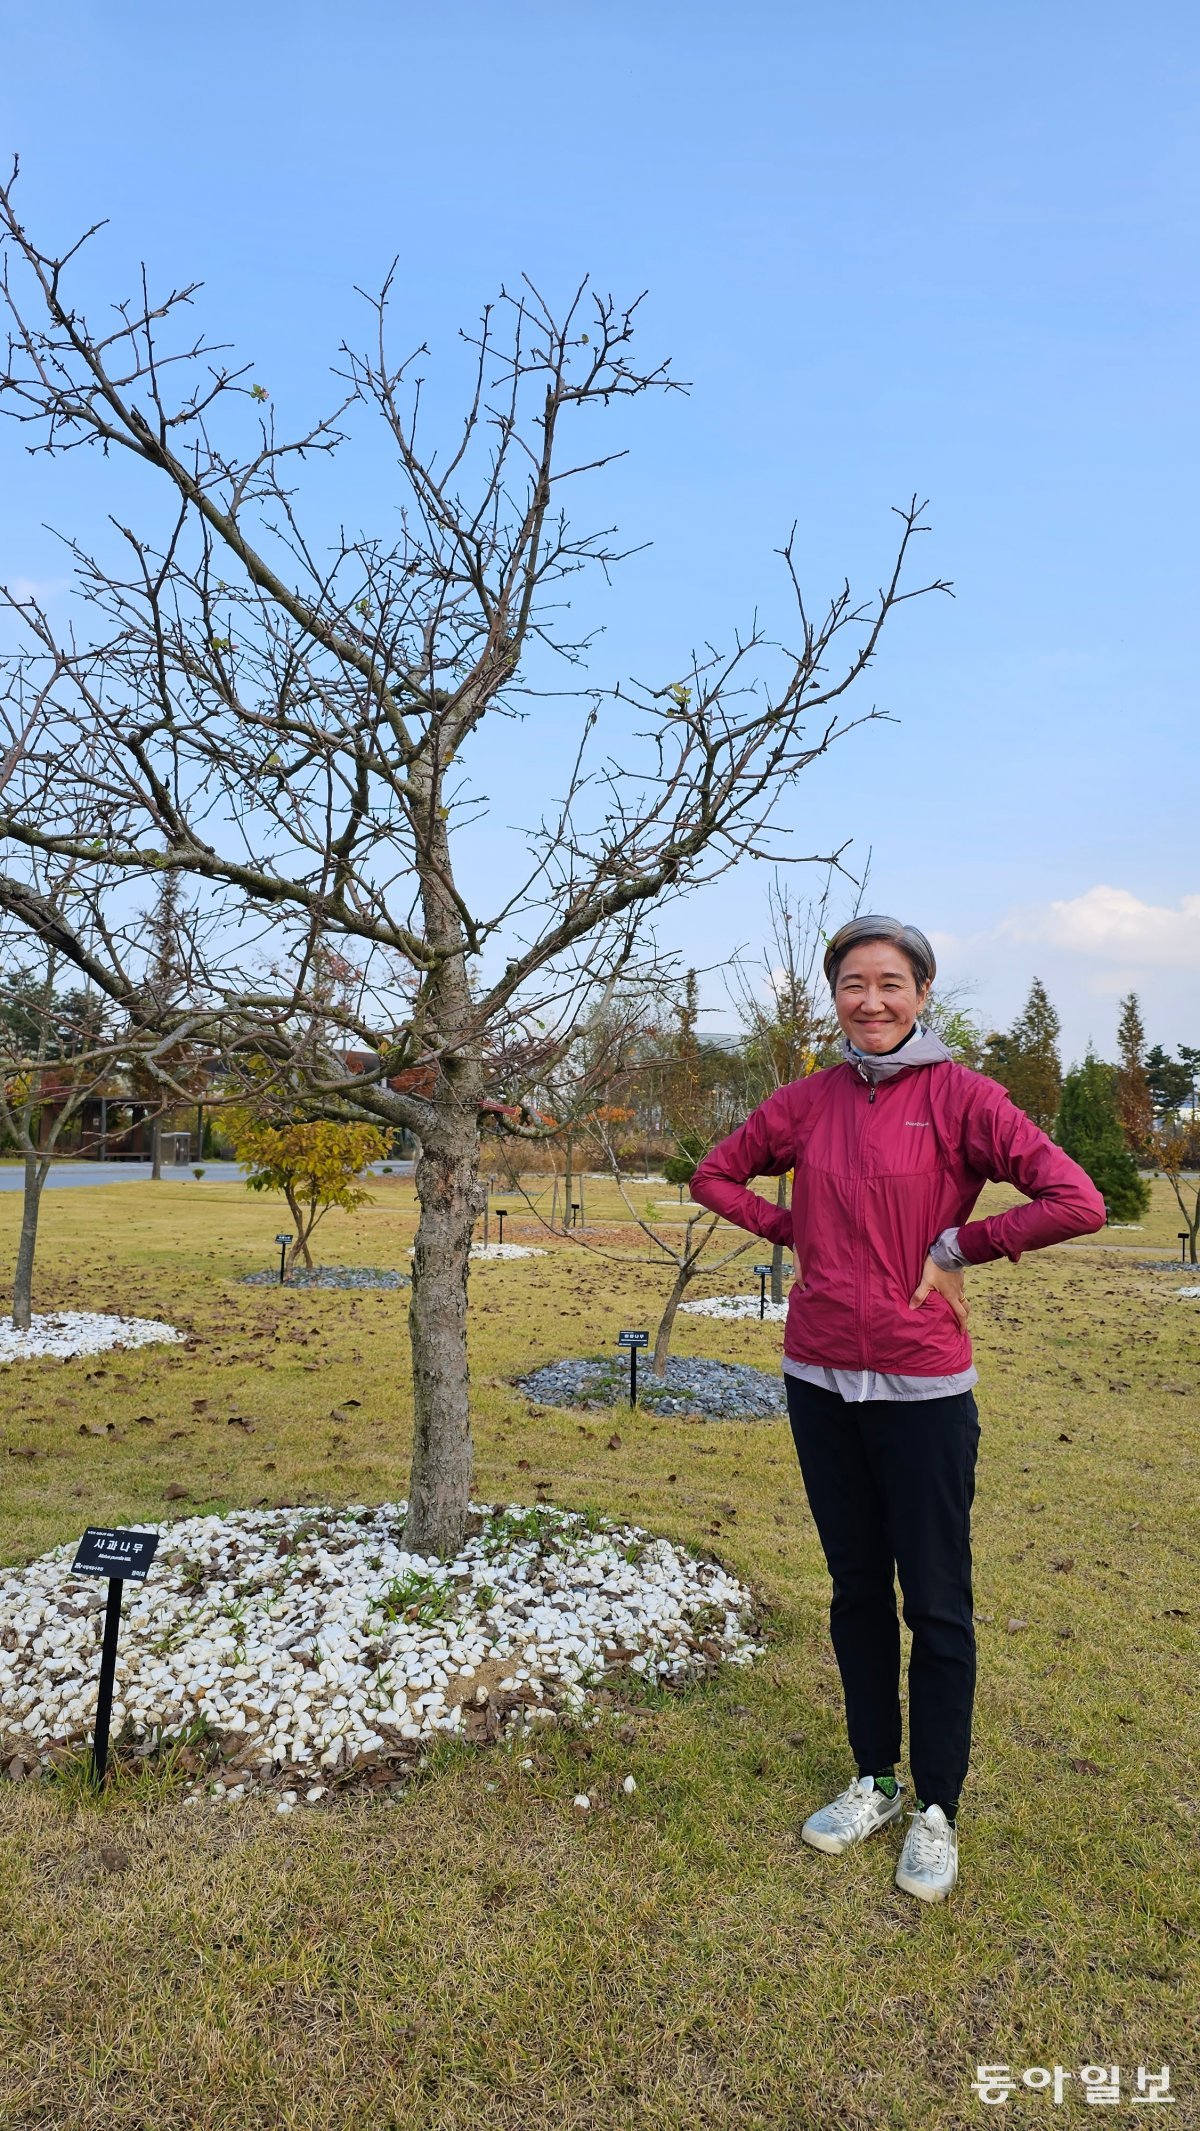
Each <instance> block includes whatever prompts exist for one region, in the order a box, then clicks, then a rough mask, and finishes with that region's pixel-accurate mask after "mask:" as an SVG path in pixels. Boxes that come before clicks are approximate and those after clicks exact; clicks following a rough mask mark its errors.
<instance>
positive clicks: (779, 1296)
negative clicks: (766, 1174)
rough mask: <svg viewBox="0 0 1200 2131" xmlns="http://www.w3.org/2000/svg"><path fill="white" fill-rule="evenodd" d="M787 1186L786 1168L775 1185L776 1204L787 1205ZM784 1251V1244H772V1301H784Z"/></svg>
mask: <svg viewBox="0 0 1200 2131" xmlns="http://www.w3.org/2000/svg"><path fill="white" fill-rule="evenodd" d="M787 1187H788V1180H787V1172H786V1170H785V1172H784V1174H783V1175H782V1176H781V1177H780V1178H779V1180H778V1182H777V1183H776V1186H775V1204H776V1205H777V1206H786V1205H787ZM783 1253H784V1245H783V1244H782V1243H774V1244H772V1246H771V1300H772V1302H782V1301H783Z"/></svg>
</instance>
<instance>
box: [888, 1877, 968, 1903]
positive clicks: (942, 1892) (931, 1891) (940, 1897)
mask: <svg viewBox="0 0 1200 2131" xmlns="http://www.w3.org/2000/svg"><path fill="white" fill-rule="evenodd" d="M896 1885H897V1886H898V1887H902V1888H903V1890H904V1892H905V1894H915V1896H916V1898H917V1900H918V1901H919V1902H944V1901H945V1899H946V1896H947V1895H948V1894H953V1892H954V1889H955V1887H956V1886H957V1885H958V1880H957V1877H955V1879H953V1880H952V1881H951V1883H950V1885H949V1886H948V1887H918V1886H917V1885H916V1884H915V1882H914V1881H913V1880H911V1879H901V1878H900V1875H899V1873H897V1875H896Z"/></svg>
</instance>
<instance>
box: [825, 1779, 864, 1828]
mask: <svg viewBox="0 0 1200 2131" xmlns="http://www.w3.org/2000/svg"><path fill="white" fill-rule="evenodd" d="M871 1795H872V1793H871V1792H870V1791H862V1790H860V1789H859V1787H858V1783H857V1782H855V1783H852V1784H850V1786H849V1788H848V1789H847V1790H844V1791H843V1792H842V1794H841V1796H840V1798H835V1799H834V1801H833V1803H832V1805H830V1806H829V1807H827V1809H826V1810H827V1811H828V1814H829V1818H830V1819H831V1820H832V1821H833V1823H834V1825H835V1826H836V1827H838V1828H842V1827H846V1826H850V1825H852V1824H853V1823H854V1821H856V1820H857V1819H858V1816H859V1814H860V1813H861V1812H862V1809H863V1806H864V1805H865V1803H866V1801H867V1800H868V1799H869V1798H870V1797H871Z"/></svg>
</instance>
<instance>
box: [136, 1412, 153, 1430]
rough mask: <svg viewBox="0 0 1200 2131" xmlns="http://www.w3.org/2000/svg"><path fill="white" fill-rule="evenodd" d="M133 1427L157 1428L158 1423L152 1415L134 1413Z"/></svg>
mask: <svg viewBox="0 0 1200 2131" xmlns="http://www.w3.org/2000/svg"><path fill="white" fill-rule="evenodd" d="M133 1425H134V1427H135V1428H157V1426H158V1423H157V1421H156V1420H155V1418H154V1415H153V1414H152V1413H135V1414H134V1416H133Z"/></svg>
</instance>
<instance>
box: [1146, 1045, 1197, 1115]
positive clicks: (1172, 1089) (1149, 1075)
mask: <svg viewBox="0 0 1200 2131" xmlns="http://www.w3.org/2000/svg"><path fill="white" fill-rule="evenodd" d="M1146 1081H1147V1085H1148V1086H1149V1089H1150V1100H1151V1102H1152V1103H1153V1105H1154V1112H1155V1115H1156V1117H1160V1118H1168V1117H1174V1116H1176V1115H1177V1113H1178V1112H1179V1111H1180V1110H1182V1108H1183V1106H1184V1104H1185V1103H1187V1102H1190V1100H1191V1094H1192V1073H1191V1069H1190V1067H1188V1066H1187V1065H1177V1064H1176V1062H1175V1060H1174V1059H1173V1058H1170V1057H1168V1055H1167V1053H1166V1052H1165V1051H1164V1049H1163V1047H1162V1045H1161V1043H1156V1044H1155V1045H1154V1047H1153V1049H1152V1050H1150V1051H1148V1052H1147V1053H1146Z"/></svg>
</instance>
